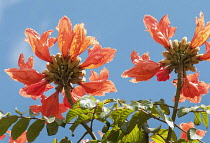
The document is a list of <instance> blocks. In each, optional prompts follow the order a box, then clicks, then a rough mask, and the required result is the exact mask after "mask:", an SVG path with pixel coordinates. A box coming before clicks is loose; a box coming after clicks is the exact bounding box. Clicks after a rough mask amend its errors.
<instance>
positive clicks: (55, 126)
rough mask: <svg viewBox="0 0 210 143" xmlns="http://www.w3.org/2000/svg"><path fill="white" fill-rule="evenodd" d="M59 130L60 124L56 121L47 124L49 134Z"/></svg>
mask: <svg viewBox="0 0 210 143" xmlns="http://www.w3.org/2000/svg"><path fill="white" fill-rule="evenodd" d="M57 132H58V124H57V123H56V122H52V123H49V124H47V133H48V136H52V135H55V134H56V133H57Z"/></svg>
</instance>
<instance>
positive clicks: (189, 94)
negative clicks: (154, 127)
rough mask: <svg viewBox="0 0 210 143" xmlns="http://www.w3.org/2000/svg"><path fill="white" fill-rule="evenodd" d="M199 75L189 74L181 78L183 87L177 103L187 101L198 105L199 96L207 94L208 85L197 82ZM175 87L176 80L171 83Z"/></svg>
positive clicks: (209, 85)
mask: <svg viewBox="0 0 210 143" xmlns="http://www.w3.org/2000/svg"><path fill="white" fill-rule="evenodd" d="M198 76H199V73H195V74H190V75H188V76H187V77H185V78H183V82H184V84H183V87H182V90H181V94H180V100H179V102H184V101H185V100H186V99H188V100H189V101H190V102H192V103H200V101H201V98H202V97H201V95H205V94H207V93H208V89H209V87H210V84H207V83H205V82H203V81H199V80H198ZM173 83H174V85H175V86H176V84H177V80H174V81H173Z"/></svg>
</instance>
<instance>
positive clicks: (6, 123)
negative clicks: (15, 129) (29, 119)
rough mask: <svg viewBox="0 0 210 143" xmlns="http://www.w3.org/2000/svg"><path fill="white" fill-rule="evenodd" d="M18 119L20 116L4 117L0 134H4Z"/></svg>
mask: <svg viewBox="0 0 210 143" xmlns="http://www.w3.org/2000/svg"><path fill="white" fill-rule="evenodd" d="M17 120H18V116H16V115H14V116H9V117H3V118H2V119H1V120H0V136H2V135H4V134H5V133H6V131H7V130H8V128H9V127H10V126H11V125H12V124H13V123H15V122H16V121H17Z"/></svg>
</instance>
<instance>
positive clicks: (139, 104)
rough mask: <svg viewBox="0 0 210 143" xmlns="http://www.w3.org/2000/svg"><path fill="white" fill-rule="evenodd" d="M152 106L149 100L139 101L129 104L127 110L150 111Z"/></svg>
mask: <svg viewBox="0 0 210 143" xmlns="http://www.w3.org/2000/svg"><path fill="white" fill-rule="evenodd" d="M152 106H153V104H152V102H151V101H149V100H140V101H131V104H129V105H128V108H129V109H131V110H138V109H139V108H140V109H144V110H150V109H151V108H152Z"/></svg>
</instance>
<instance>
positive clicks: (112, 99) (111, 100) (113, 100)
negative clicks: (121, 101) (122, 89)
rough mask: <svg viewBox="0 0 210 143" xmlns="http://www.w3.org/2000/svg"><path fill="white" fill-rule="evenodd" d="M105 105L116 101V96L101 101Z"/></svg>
mask: <svg viewBox="0 0 210 143" xmlns="http://www.w3.org/2000/svg"><path fill="white" fill-rule="evenodd" d="M101 102H102V103H103V104H104V105H106V104H109V103H112V102H116V100H115V99H114V98H110V99H105V100H103V101H101Z"/></svg>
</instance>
